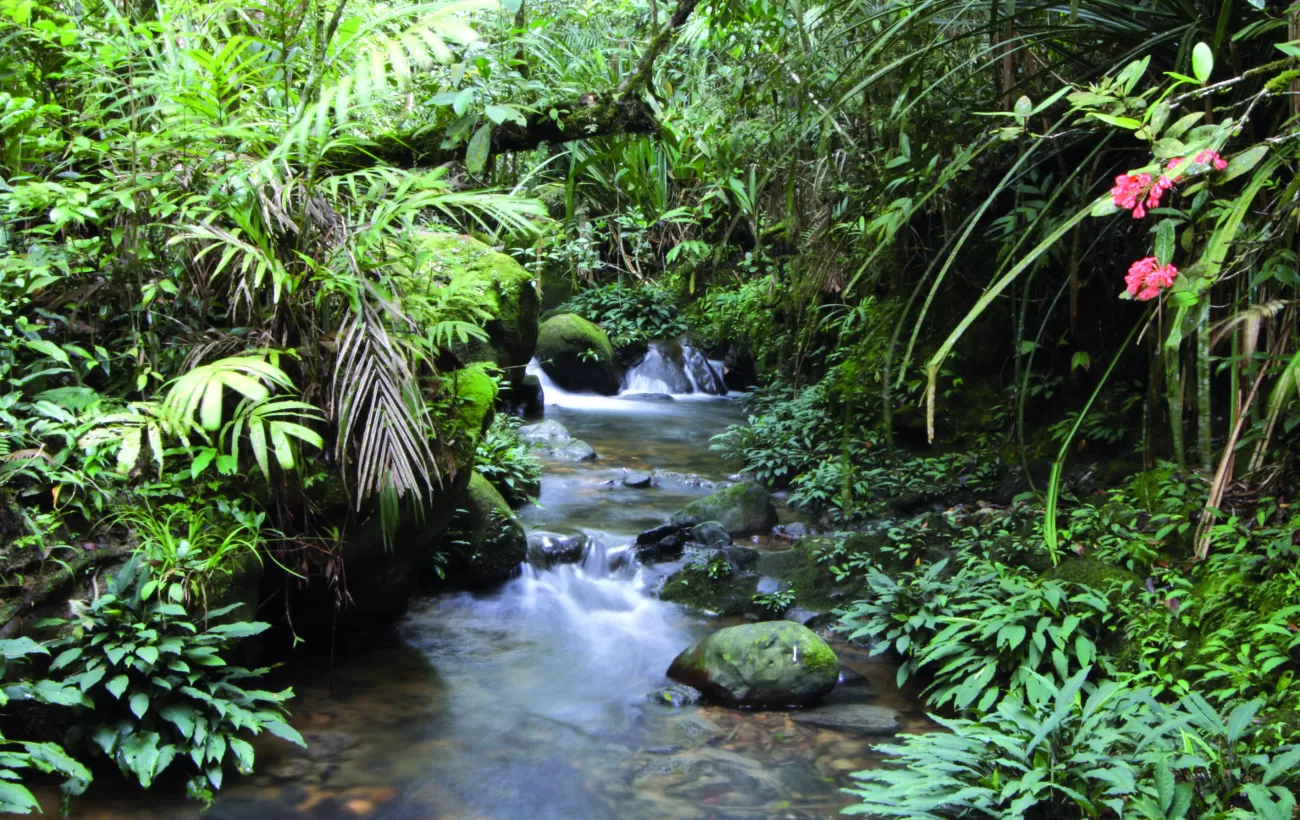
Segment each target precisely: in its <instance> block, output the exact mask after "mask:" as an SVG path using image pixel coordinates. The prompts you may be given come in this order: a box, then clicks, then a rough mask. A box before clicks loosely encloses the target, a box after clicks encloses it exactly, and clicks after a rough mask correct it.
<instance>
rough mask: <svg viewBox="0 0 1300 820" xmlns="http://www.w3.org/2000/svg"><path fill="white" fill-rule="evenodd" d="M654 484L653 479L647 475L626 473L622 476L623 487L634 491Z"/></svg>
mask: <svg viewBox="0 0 1300 820" xmlns="http://www.w3.org/2000/svg"><path fill="white" fill-rule="evenodd" d="M653 482H654V477H653V476H652V475H650V474H649V473H628V474H627V475H625V476H623V486H624V487H631V488H632V489H634V490H640V489H644V488H645V487H649V486H650V485H651V484H652V483H653Z"/></svg>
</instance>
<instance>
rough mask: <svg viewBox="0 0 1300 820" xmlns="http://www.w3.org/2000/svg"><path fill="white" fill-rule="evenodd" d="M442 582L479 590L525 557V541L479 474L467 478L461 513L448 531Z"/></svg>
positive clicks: (507, 574)
mask: <svg viewBox="0 0 1300 820" xmlns="http://www.w3.org/2000/svg"><path fill="white" fill-rule="evenodd" d="M449 536H450V537H449V538H447V539H445V540H444V543H447V542H448V541H450V542H452V543H450V544H448V545H447V546H448V551H447V557H446V560H447V563H446V566H445V567H444V568H443V569H444V573H445V575H446V580H447V581H448V582H450V583H452V584H455V585H457V586H463V587H481V586H488V585H490V584H496V583H500V582H501V581H505V580H507V579H508V578H510V576H512V575H514V573H515V571H516V570H517V569H518V568H519V565H520V564H522V563H523V561H524V559H525V558H526V557H527V555H528V538H527V536H526V535H525V533H524V527H523V525H522V524H520V523H519V519H518V518H516V517H515V514H514V512H513V511H512V510H511V509H510V505H509V504H507V503H506V500H505V499H504V498H502V497H501V493H499V492H497V489H496V488H495V487H493V486H492V484H491V482H489V481H488V480H487V479H486V478H484V477H483V476H482V475H480V474H479V473H477V472H476V473H474V474H473V475H472V476H470V480H469V491H468V494H467V497H466V499H465V502H464V511H463V512H462V513H459V514H457V516H456V519H455V520H454V521H453V522H452V525H451V529H450V531H449Z"/></svg>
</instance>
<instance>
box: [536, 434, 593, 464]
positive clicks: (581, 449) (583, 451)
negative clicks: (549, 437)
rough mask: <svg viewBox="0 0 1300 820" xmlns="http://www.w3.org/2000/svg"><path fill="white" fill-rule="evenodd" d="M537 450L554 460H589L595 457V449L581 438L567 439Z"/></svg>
mask: <svg viewBox="0 0 1300 820" xmlns="http://www.w3.org/2000/svg"><path fill="white" fill-rule="evenodd" d="M539 452H541V453H542V454H543V455H547V456H550V457H551V458H553V459H555V460H556V461H591V460H593V459H595V458H596V451H595V450H593V449H591V445H590V444H588V443H587V442H585V441H582V440H581V439H576V438H575V439H569V440H568V441H566V442H564V443H563V444H553V445H551V446H549V447H542V448H540V450H539Z"/></svg>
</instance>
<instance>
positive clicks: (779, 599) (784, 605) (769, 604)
mask: <svg viewBox="0 0 1300 820" xmlns="http://www.w3.org/2000/svg"><path fill="white" fill-rule="evenodd" d="M749 600H750V603H752V604H753V605H754V606H755V608H757V609H758V610H759V611H760V612H765V613H767V614H768V615H772V616H774V617H780V616H781V615H783V614H784V613H785V611H786V610H787V609H789V608H790V607H792V606H794V603H795V594H794V590H791V589H780V590H777V591H775V592H766V593H762V594H758V595H753V596H751V597H750V599H749Z"/></svg>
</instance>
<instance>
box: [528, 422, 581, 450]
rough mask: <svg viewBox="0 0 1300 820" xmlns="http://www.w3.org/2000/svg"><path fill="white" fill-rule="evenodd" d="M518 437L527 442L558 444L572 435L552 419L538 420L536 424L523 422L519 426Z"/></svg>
mask: <svg viewBox="0 0 1300 820" xmlns="http://www.w3.org/2000/svg"><path fill="white" fill-rule="evenodd" d="M519 438H521V439H523V440H524V441H526V442H528V443H529V444H559V443H563V442H566V441H569V440H570V439H572V438H573V436H571V435H569V431H568V429H567V428H566V427H565V426H564V425H563V424H560V423H559V422H558V421H556V420H554V419H546V420H545V421H539V422H538V423H537V424H525V425H524V426H522V427H520V428H519Z"/></svg>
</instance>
